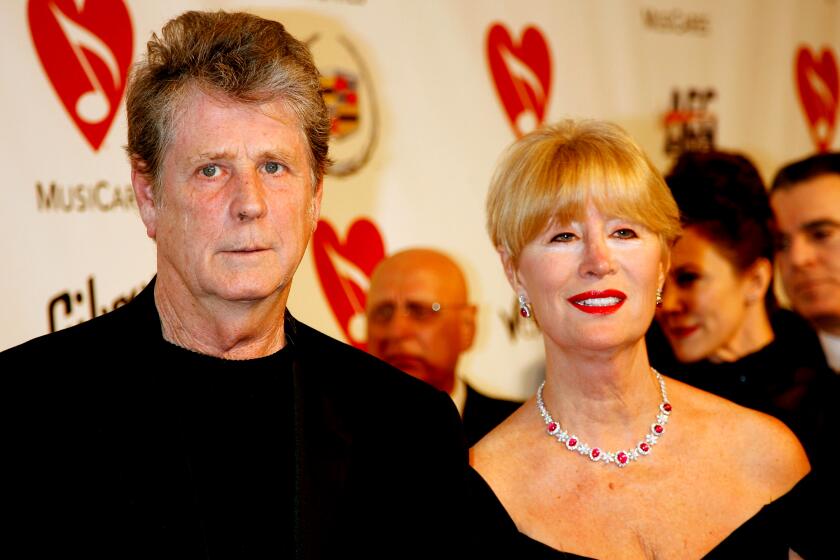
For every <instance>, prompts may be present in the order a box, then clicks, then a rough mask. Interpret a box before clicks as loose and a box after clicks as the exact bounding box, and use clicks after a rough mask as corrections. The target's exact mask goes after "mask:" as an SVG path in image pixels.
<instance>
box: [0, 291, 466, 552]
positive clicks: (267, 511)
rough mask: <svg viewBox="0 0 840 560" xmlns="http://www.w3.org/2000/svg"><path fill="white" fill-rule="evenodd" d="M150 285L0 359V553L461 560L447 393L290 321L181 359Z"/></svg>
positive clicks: (456, 456) (458, 456)
mask: <svg viewBox="0 0 840 560" xmlns="http://www.w3.org/2000/svg"><path fill="white" fill-rule="evenodd" d="M153 289H154V282H152V284H150V286H149V287H147V289H146V290H145V291H143V292H142V293H141V294H139V295H138V296H137V297H136V298H135V299H134V300H133V301H132V302H131V303H130V304H128V305H126V306H125V307H122V308H120V309H117V310H116V311H114V312H112V313H109V314H107V315H104V316H102V317H99V318H97V319H95V320H93V321H89V322H87V323H84V324H82V325H79V326H77V327H73V328H70V329H67V330H64V331H61V332H58V333H55V334H52V335H48V336H46V337H41V338H38V339H35V340H33V341H30V342H29V343H26V344H24V345H21V346H19V347H16V348H13V349H11V350H8V351H6V352H3V353H2V354H0V380H1V381H0V413H2V417H3V422H2V427H0V430H2V442H3V451H2V464H3V472H4V474H5V476H4V480H5V484H4V485H3V486H4V487H3V492H2V496H0V504H2V505H0V507H2V510H3V513H4V515H3V518H4V519H5V520H7V521H4V522H3V525H2V526H3V529H2V535H0V550H2V551H3V555H4V556H6V557H14V558H47V557H68V556H78V557H83V558H182V559H191V558H212V559H215V558H225V559H227V558H268V557H278V558H292V557H294V558H332V557H340V556H348V557H365V558H384V557H389V558H390V557H395V556H399V557H425V556H428V555H430V554H436V553H439V552H440V551H441V550H456V551H457V550H458V543H459V541H458V539H457V536H458V534H459V533H460V532H459V531H458V530H457V529H456V528H457V527H458V522H459V521H460V519H461V517H462V513H463V512H462V509H461V508H462V501H461V497H462V496H461V494H460V492H461V489H462V481H463V474H464V468H465V465H466V448H465V445H464V440H463V435H462V432H461V428H460V422H459V419H458V415H457V411H456V410H455V408H454V406H453V405H452V402H451V400H450V399H449V397H448V395H445V394H443V393H441V392H439V391H435V390H434V389H432V388H431V387H429V386H428V385H426V384H425V383H422V382H419V381H417V380H415V379H413V378H411V377H409V376H407V375H405V374H403V373H402V372H399V371H397V370H395V369H393V368H391V367H390V366H388V365H386V364H384V363H383V362H380V361H379V360H376V359H375V358H372V357H370V356H368V355H367V354H365V353H363V352H360V351H357V350H355V349H353V348H351V347H349V346H347V345H345V344H342V343H340V342H338V341H336V340H333V339H331V338H329V337H327V336H325V335H322V334H320V333H318V332H316V331H314V330H313V329H311V328H309V327H307V326H306V325H304V324H302V323H300V322H298V321H296V320H295V319H294V318H292V317H291V315H289V314H288V313H287V314H286V315H287V317H286V324H285V330H286V342H287V344H286V346H285V347H284V348H283V349H282V350H281V351H279V352H277V353H276V354H274V355H272V356H269V357H266V358H261V359H257V360H248V361H226V360H220V359H216V358H212V357H209V356H204V355H200V354H197V353H193V352H190V351H187V350H184V349H181V348H178V347H176V346H174V345H171V344H169V343H167V342H166V341H164V340H163V338H162V335H161V330H160V322H159V317H158V314H157V310H156V308H155V305H154V298H153ZM12 551H13V553H12Z"/></svg>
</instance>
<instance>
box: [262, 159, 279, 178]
mask: <svg viewBox="0 0 840 560" xmlns="http://www.w3.org/2000/svg"><path fill="white" fill-rule="evenodd" d="M282 170H283V166H282V165H281V164H279V163H277V162H276V161H269V162H268V163H266V164H265V172H266V173H269V174H271V175H274V174H275V173H279V172H280V171H282Z"/></svg>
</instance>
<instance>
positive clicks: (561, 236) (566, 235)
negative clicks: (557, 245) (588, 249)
mask: <svg viewBox="0 0 840 560" xmlns="http://www.w3.org/2000/svg"><path fill="white" fill-rule="evenodd" d="M574 239H575V234H574V233H572V232H569V231H564V232H563V233H558V234H557V235H555V236H554V237H552V238H551V240H552V241H559V242H561V243H568V242H569V241H574Z"/></svg>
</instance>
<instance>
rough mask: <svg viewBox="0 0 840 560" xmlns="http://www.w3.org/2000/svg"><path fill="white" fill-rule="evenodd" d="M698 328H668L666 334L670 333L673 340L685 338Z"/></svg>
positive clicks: (695, 326) (696, 326)
mask: <svg viewBox="0 0 840 560" xmlns="http://www.w3.org/2000/svg"><path fill="white" fill-rule="evenodd" d="M699 328H700V326H699V325H694V326H691V327H668V332H669V333H671V335H672V336H673V337H674V338H685V337H687V336H690V335H692V334H694V333H695V332H696V331H697V329H699Z"/></svg>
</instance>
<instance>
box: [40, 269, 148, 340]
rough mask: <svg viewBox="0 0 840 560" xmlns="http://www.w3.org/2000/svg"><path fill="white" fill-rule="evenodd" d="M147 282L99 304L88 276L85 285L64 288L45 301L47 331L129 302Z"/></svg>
mask: <svg viewBox="0 0 840 560" xmlns="http://www.w3.org/2000/svg"><path fill="white" fill-rule="evenodd" d="M146 285H147V283H143V284H140V285H139V286H138V287H137V288H134V289H131V290H130V291H129V292H128V293H124V294H120V295H117V297H115V298H114V299H113V300H112V301H111V302H110V304H109V305H102V306H100V305H99V303H98V298H97V293H96V282H95V279H94V277H93V275H90V276H88V279H87V285H86V286H85V288H83V289H79V290H65V291H63V292H60V293H58V294H56V295H55V296H54V297H53V298H51V299H50V301H49V302H48V303H47V322H48V327H49V329H50V330H49V332H55V331H58V330H61V329H64V328H67V327H72V326H73V325H78V324H80V323H84V322H85V321H89V320H90V319H93V318H95V317H98V316H100V315H104V314H106V313H108V312H110V311H113V310H114V309H116V308H118V307H122V306H123V305H125V304H127V303H128V302H130V301H131V300H132V299H134V296H136V295H137V294H139V293H140V292H141V291H142V290H143V288H145V287H146Z"/></svg>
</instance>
